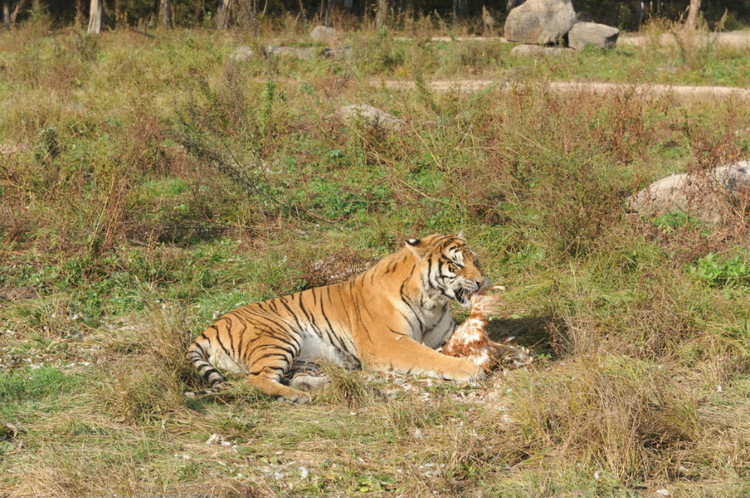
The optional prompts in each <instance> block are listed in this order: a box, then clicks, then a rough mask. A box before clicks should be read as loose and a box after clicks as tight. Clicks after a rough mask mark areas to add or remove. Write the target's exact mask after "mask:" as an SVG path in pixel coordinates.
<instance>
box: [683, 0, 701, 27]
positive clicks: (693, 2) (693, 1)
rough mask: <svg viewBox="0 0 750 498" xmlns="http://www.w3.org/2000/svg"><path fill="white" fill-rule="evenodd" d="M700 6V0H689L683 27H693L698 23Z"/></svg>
mask: <svg viewBox="0 0 750 498" xmlns="http://www.w3.org/2000/svg"><path fill="white" fill-rule="evenodd" d="M700 8H701V0H690V7H688V16H687V20H686V21H685V27H686V28H687V29H695V28H696V26H697V25H698V11H699V10H700Z"/></svg>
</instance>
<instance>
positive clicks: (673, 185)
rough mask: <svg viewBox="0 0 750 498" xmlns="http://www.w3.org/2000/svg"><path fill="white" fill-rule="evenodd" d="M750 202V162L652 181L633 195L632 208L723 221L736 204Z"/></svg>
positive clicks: (645, 211) (645, 212)
mask: <svg viewBox="0 0 750 498" xmlns="http://www.w3.org/2000/svg"><path fill="white" fill-rule="evenodd" d="M747 203H750V161H741V162H739V163H737V164H731V165H727V166H720V167H718V168H715V169H713V170H709V171H701V172H697V173H692V174H687V173H681V174H674V175H671V176H668V177H666V178H662V179H661V180H659V181H657V182H654V183H652V184H651V185H649V186H648V187H646V188H645V189H643V190H641V191H640V192H638V193H637V194H636V195H634V196H633V197H631V198H630V201H629V204H630V208H631V210H632V211H634V212H637V213H642V214H653V215H656V216H659V215H663V214H667V213H669V214H677V213H688V214H690V216H693V217H695V218H697V219H699V220H702V221H706V222H709V223H719V222H721V221H723V220H724V219H726V217H727V214H730V213H732V210H733V206H744V205H746V204H747Z"/></svg>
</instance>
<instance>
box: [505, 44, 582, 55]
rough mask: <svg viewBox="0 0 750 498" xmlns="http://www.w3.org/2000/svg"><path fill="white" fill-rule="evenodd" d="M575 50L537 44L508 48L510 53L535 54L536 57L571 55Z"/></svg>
mask: <svg viewBox="0 0 750 498" xmlns="http://www.w3.org/2000/svg"><path fill="white" fill-rule="evenodd" d="M573 53H575V50H573V49H570V48H564V47H542V46H539V45H516V46H515V47H513V48H512V49H511V50H510V54H511V55H523V56H532V57H534V56H536V57H558V56H560V55H571V54H573Z"/></svg>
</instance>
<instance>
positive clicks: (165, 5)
mask: <svg viewBox="0 0 750 498" xmlns="http://www.w3.org/2000/svg"><path fill="white" fill-rule="evenodd" d="M159 24H161V27H162V28H164V29H172V0H161V1H160V2H159Z"/></svg>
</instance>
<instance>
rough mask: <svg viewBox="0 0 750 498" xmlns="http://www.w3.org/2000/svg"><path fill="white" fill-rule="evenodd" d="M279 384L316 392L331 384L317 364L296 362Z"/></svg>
mask: <svg viewBox="0 0 750 498" xmlns="http://www.w3.org/2000/svg"><path fill="white" fill-rule="evenodd" d="M281 383H282V384H284V385H285V386H290V387H292V388H296V389H304V390H305V391H309V392H313V393H314V392H318V391H320V390H322V389H323V388H324V387H326V386H328V385H330V384H331V379H330V378H329V377H328V375H326V373H325V372H324V371H323V367H322V366H321V365H320V363H319V362H316V361H310V360H298V361H296V362H295V363H294V365H292V368H291V369H290V370H289V371H288V372H287V373H286V375H284V377H283V378H282V379H281Z"/></svg>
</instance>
